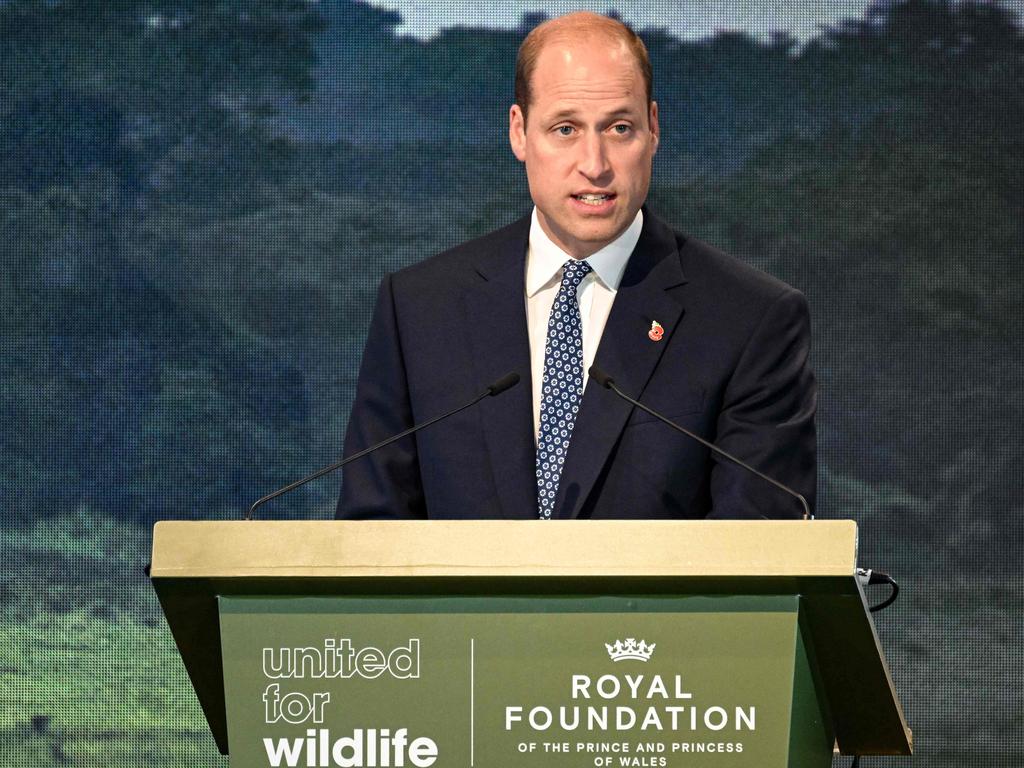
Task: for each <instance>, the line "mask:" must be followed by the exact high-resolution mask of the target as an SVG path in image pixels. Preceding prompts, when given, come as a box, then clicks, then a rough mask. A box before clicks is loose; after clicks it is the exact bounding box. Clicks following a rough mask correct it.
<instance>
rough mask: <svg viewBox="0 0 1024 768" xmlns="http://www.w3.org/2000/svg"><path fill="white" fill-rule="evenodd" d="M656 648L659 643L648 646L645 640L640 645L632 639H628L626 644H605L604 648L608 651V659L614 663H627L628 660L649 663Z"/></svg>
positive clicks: (619, 642) (618, 642) (621, 642)
mask: <svg viewBox="0 0 1024 768" xmlns="http://www.w3.org/2000/svg"><path fill="white" fill-rule="evenodd" d="M656 646H657V643H651V644H650V645H648V644H647V643H646V642H644V641H643V640H641V641H640V642H639V643H638V642H637V641H636V640H635V639H634V638H632V637H627V638H626V641H625V642H623V641H622V640H616V641H615V644H614V645H608V643H605V644H604V647H605V648H607V649H608V657H609V658H610V659H611V660H612V661H626V660H627V659H631V660H633V661H649V660H650V658H651V655H652V654H653V653H654V648H655V647H656Z"/></svg>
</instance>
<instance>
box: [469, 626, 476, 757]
mask: <svg viewBox="0 0 1024 768" xmlns="http://www.w3.org/2000/svg"><path fill="white" fill-rule="evenodd" d="M475 739H476V638H475V637H471V638H469V768H473V766H474V762H473V761H474V758H475V755H474V748H475V746H476V743H475Z"/></svg>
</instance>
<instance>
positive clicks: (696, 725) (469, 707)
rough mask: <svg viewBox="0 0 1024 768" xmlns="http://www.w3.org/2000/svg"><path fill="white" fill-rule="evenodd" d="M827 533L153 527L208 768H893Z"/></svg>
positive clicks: (475, 525) (789, 528)
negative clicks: (211, 766)
mask: <svg viewBox="0 0 1024 768" xmlns="http://www.w3.org/2000/svg"><path fill="white" fill-rule="evenodd" d="M856 556H857V529H856V525H855V524H854V523H853V522H850V521H821V520H818V521H814V520H812V521H735V522H732V521H603V522H599V521H576V520H573V521H558V520H554V521H422V522H397V521H387V522H383V521H382V522H340V521H304V522H254V521H239V522H161V523H158V524H157V525H156V527H155V529H154V533H153V554H152V571H151V575H152V580H153V585H154V587H155V589H156V591H157V594H158V595H159V599H160V602H161V605H162V606H163V610H164V613H165V615H166V617H167V622H168V625H169V626H170V630H171V632H172V633H173V635H174V639H175V642H176V643H177V646H178V649H179V650H180V652H181V656H182V659H183V661H184V664H185V669H186V670H187V671H188V674H189V677H190V678H191V681H192V684H193V686H194V687H195V691H196V694H197V696H198V699H199V702H200V704H201V705H202V708H203V711H204V713H205V715H206V718H207V720H208V722H209V725H210V729H211V731H212V733H213V737H214V739H215V741H216V743H217V746H218V747H219V749H220V750H221V752H222V753H224V754H230V756H231V764H232V766H236V767H237V766H245V768H253V767H254V766H307V767H308V766H364V767H367V768H369V767H371V766H373V767H377V766H382V767H386V768H391V767H392V766H394V767H395V768H404V767H405V766H415V767H416V768H423V767H424V766H434V765H436V766H470V767H471V768H475V767H476V766H480V767H481V768H501V767H503V766H581V767H583V766H638V767H640V766H643V767H648V766H758V767H759V768H764V766H778V767H779V768H781V767H782V766H793V767H796V766H800V768H815V767H817V766H822V767H823V766H828V765H830V761H831V757H832V753H833V747H834V745H836V744H838V748H839V749H840V751H841V752H843V753H845V754H895V755H907V754H910V752H911V747H912V741H911V733H910V730H909V729H908V727H907V724H906V721H905V719H904V716H903V713H902V710H901V708H900V704H899V700H898V698H897V696H896V694H895V691H894V688H893V685H892V680H891V678H890V675H889V671H888V669H887V667H886V663H885V659H884V656H883V653H882V650H881V648H880V646H879V643H878V638H877V636H876V634H875V629H874V626H873V624H872V621H871V617H870V614H869V613H868V611H867V607H866V604H865V600H864V595H863V593H862V591H861V588H860V585H859V582H858V580H857V578H856V576H855V568H856Z"/></svg>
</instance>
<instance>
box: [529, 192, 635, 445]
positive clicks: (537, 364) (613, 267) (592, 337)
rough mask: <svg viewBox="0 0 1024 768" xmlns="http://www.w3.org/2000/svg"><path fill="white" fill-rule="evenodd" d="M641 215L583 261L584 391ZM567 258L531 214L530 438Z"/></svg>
mask: <svg viewBox="0 0 1024 768" xmlns="http://www.w3.org/2000/svg"><path fill="white" fill-rule="evenodd" d="M643 225H644V215H643V212H642V211H637V212H636V218H635V219H633V223H632V224H630V225H629V227H627V228H626V231H625V232H623V233H622V234H621V235H619V236H618V237H617V238H615V240H613V241H612V242H610V243H608V245H606V246H605V247H604V248H602V249H601V250H599V251H597V252H596V253H594V254H592V255H590V256H588V257H587V258H586V259H585V261H586V262H587V263H589V264H590V268H591V272H590V273H589V274H587V276H586V277H584V278H583V281H582V282H581V283H580V287H579V289H578V290H577V293H576V297H577V299H578V300H579V303H580V320H582V321H583V387H584V389H586V386H587V381H588V380H589V378H590V376H589V375H588V373H587V371H589V370H590V366H591V364H593V362H594V355H596V354H597V345H598V344H599V343H600V342H601V334H602V333H603V332H604V326H605V323H606V322H607V321H608V315H609V313H610V312H611V311H612V302H614V301H615V294H616V293H617V292H618V290H619V282H620V281H621V280H622V273H623V272H625V271H626V263H627V262H628V261H629V256H630V254H631V253H633V249H634V248H635V247H636V244H637V241H638V240H639V239H640V230H641V229H643ZM571 258H572V257H571V256H570V255H569V254H567V253H566V252H565V251H563V250H562V249H561V248H559V247H558V246H557V245H555V244H554V243H553V242H551V238H549V237H548V236H547V233H546V232H545V231H544V229H543V228H542V227H541V225H540V222H539V221H538V220H537V209H536V208H534V209H533V217H532V219H531V222H530V247H529V250H528V251H527V254H526V322H527V325H528V327H529V332H530V374H531V378H532V380H533V435H534V439H536V437H537V433H538V432H539V431H540V400H541V389H542V385H543V383H544V347H545V345H546V343H547V337H548V318H549V317H550V316H551V307H552V306H553V305H554V303H555V297H556V296H557V295H558V289H559V288H560V287H561V285H562V265H563V264H565V262H566V261H568V260H569V259H571Z"/></svg>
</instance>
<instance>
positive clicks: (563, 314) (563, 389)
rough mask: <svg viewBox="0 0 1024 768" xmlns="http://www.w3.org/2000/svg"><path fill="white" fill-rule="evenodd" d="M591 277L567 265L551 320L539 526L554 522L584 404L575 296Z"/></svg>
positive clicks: (584, 267)
mask: <svg viewBox="0 0 1024 768" xmlns="http://www.w3.org/2000/svg"><path fill="white" fill-rule="evenodd" d="M588 272H590V265H589V264H588V263H587V262H585V261H577V260H576V259H570V260H569V261H567V262H565V264H564V265H563V266H562V287H561V288H559V290H558V296H556V297H555V303H554V305H553V306H552V307H551V317H550V318H549V319H548V340H547V344H546V345H545V347H544V381H543V385H542V387H541V398H540V433H539V435H538V436H537V509H538V511H539V513H540V519H541V520H550V519H551V513H552V512H553V511H554V509H555V496H556V495H557V494H558V481H559V478H561V476H562V465H563V464H564V463H565V455H566V453H567V452H568V450H569V438H570V437H572V427H573V424H575V423H576V412H577V411H578V410H579V408H580V401H581V400H582V399H583V324H582V322H581V321H580V304H579V300H578V298H577V296H576V292H577V290H578V289H579V286H580V282H581V281H582V280H583V278H584V277H586V276H587V273H588Z"/></svg>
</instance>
